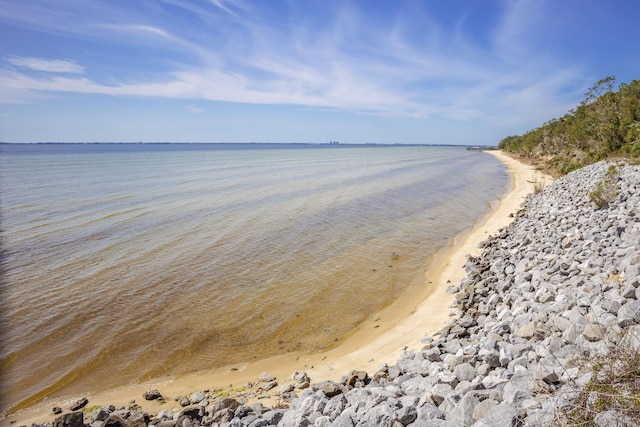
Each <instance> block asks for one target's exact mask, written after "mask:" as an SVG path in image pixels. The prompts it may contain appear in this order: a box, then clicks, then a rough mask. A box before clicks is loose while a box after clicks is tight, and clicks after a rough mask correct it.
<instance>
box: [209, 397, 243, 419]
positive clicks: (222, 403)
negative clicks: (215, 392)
mask: <svg viewBox="0 0 640 427" xmlns="http://www.w3.org/2000/svg"><path fill="white" fill-rule="evenodd" d="M238 406H240V402H238V401H237V400H235V399H232V398H230V397H223V398H222V399H218V400H216V401H215V402H214V403H213V405H212V406H211V408H210V409H209V413H211V414H212V415H213V414H215V413H216V412H218V411H220V410H222V409H227V408H229V409H231V410H232V411H235V410H236V409H238Z"/></svg>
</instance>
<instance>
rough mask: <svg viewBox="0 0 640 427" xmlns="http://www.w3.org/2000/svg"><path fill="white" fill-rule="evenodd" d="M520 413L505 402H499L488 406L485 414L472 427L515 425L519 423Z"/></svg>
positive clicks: (509, 426) (510, 426)
mask: <svg viewBox="0 0 640 427" xmlns="http://www.w3.org/2000/svg"><path fill="white" fill-rule="evenodd" d="M522 418H523V417H522V414H521V413H520V412H518V411H517V410H516V409H515V408H514V407H513V406H511V405H509V404H507V403H504V402H503V403H500V404H499V405H496V406H494V407H492V408H490V409H489V410H488V411H487V413H486V415H485V416H484V417H483V418H482V419H481V420H479V421H477V422H476V423H474V424H472V426H473V427H516V426H519V425H521V423H520V420H521V419H522Z"/></svg>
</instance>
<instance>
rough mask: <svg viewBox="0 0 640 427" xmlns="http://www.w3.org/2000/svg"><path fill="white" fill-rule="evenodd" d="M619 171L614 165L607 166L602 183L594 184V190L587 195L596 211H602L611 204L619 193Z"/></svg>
mask: <svg viewBox="0 0 640 427" xmlns="http://www.w3.org/2000/svg"><path fill="white" fill-rule="evenodd" d="M619 178H620V171H619V170H618V168H617V167H616V166H615V165H611V166H609V169H608V170H607V173H606V175H605V177H604V179H603V180H602V181H599V182H598V183H597V184H596V188H595V189H593V191H591V192H590V193H589V198H590V199H591V201H592V202H593V203H594V204H595V205H596V207H597V208H598V209H602V208H604V207H605V206H607V205H608V204H609V203H611V202H612V201H613V200H614V199H615V198H616V197H618V193H619V192H620V185H619V184H618V179H619Z"/></svg>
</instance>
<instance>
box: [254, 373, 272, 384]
mask: <svg viewBox="0 0 640 427" xmlns="http://www.w3.org/2000/svg"><path fill="white" fill-rule="evenodd" d="M258 380H259V381H261V382H263V383H268V382H271V381H275V380H276V377H275V376H274V375H271V374H270V373H268V372H263V373H261V374H260V375H259V376H258Z"/></svg>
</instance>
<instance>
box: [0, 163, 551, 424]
mask: <svg viewBox="0 0 640 427" xmlns="http://www.w3.org/2000/svg"><path fill="white" fill-rule="evenodd" d="M488 153H489V154H491V155H493V156H495V157H497V158H498V159H499V160H500V161H502V162H503V163H504V164H505V165H506V167H507V170H508V173H509V175H510V179H511V187H510V190H509V191H508V192H507V193H506V194H504V195H503V197H502V198H501V199H500V200H499V201H496V202H494V203H493V204H492V206H491V209H490V211H489V212H488V213H487V214H486V215H485V216H484V217H483V218H481V219H479V221H478V222H477V223H476V224H475V225H474V226H473V227H472V228H471V229H470V230H467V231H466V232H465V233H462V234H461V235H458V236H456V237H455V238H454V239H453V240H452V241H451V242H450V244H449V245H448V246H447V247H445V248H444V249H442V250H439V251H437V252H436V253H435V254H434V255H432V256H431V257H430V259H429V260H428V262H427V264H426V268H425V270H424V271H423V272H418V273H419V274H422V275H424V280H423V281H422V282H421V283H422V285H421V286H420V285H416V286H413V287H411V288H409V289H408V290H407V291H406V292H405V294H404V295H403V296H402V297H401V298H400V299H399V300H397V301H396V302H395V303H393V304H392V305H391V306H389V307H387V308H385V309H384V310H383V311H381V312H380V313H379V314H378V315H377V316H375V317H374V318H373V319H371V320H369V321H367V322H365V323H364V324H362V325H361V327H360V328H359V329H358V330H357V331H355V332H354V333H353V334H352V335H350V336H349V337H347V338H345V339H343V340H342V341H341V342H339V343H337V344H336V346H335V347H334V348H332V349H331V350H329V351H326V352H323V353H320V354H313V355H300V354H288V355H282V356H277V357H273V358H269V359H265V360H260V361H256V362H252V363H249V364H247V365H235V366H227V367H224V368H220V369H216V370H212V371H207V372H196V373H192V374H188V375H185V376H181V377H177V378H165V379H158V380H155V381H153V382H149V383H145V384H137V385H131V386H126V387H121V388H118V389H114V390H104V391H100V392H97V393H93V394H86V395H85V396H86V397H88V398H89V406H90V407H93V406H100V405H107V404H114V405H116V406H120V405H122V406H126V405H128V404H129V403H130V401H131V400H132V399H135V401H136V403H138V404H139V405H141V406H142V408H143V410H145V411H148V412H158V411H160V410H162V409H167V410H171V409H172V408H173V407H178V406H179V405H178V404H177V403H176V402H173V398H174V397H176V396H179V395H190V394H192V393H194V392H196V391H202V390H206V389H208V390H214V389H226V390H232V389H234V388H240V387H242V385H243V384H245V383H246V382H254V381H256V379H257V377H258V375H259V374H260V373H261V372H269V373H271V374H272V375H275V376H276V377H277V378H278V383H279V384H280V385H284V384H286V383H287V381H288V380H289V378H290V376H291V374H292V373H293V372H294V371H305V372H307V374H308V375H309V377H310V378H311V382H312V383H313V382H318V381H321V380H325V379H332V380H339V379H340V378H341V377H342V376H345V375H347V374H348V373H349V372H351V371H352V370H364V371H367V372H368V373H370V374H373V373H374V372H376V371H377V370H378V369H379V367H380V366H381V365H383V364H385V363H389V364H391V363H394V362H395V361H396V360H397V359H398V356H399V354H400V352H401V351H402V350H403V349H404V348H408V349H419V348H420V347H421V346H422V345H423V344H421V342H420V340H421V339H423V338H425V337H429V336H432V335H434V334H436V333H437V332H438V330H440V329H441V328H442V327H443V326H445V324H446V323H447V322H448V321H449V320H450V318H451V316H452V315H453V313H454V312H455V308H452V306H451V305H452V302H453V301H454V297H453V295H451V294H449V293H447V288H448V287H449V286H452V285H457V284H458V283H459V282H460V280H461V279H462V278H463V277H464V274H465V272H464V268H463V266H464V263H465V261H466V258H467V256H468V255H477V254H478V253H479V249H478V245H479V243H480V242H482V241H483V240H484V239H486V238H487V237H488V236H490V235H492V234H494V233H495V232H496V231H498V230H499V229H500V228H502V227H504V226H506V225H507V224H509V223H510V222H511V220H512V215H513V214H514V213H515V212H516V211H517V210H518V209H519V208H520V205H521V203H522V201H523V200H524V198H525V197H526V196H527V195H528V194H529V193H531V192H532V191H533V185H532V183H531V181H532V180H534V179H535V180H538V181H542V180H544V182H545V184H549V183H551V182H552V178H551V177H549V176H546V175H542V174H541V173H540V172H537V171H535V170H534V169H533V168H532V167H531V166H528V165H525V164H523V163H521V162H519V161H517V160H515V159H513V158H511V157H509V156H508V155H506V154H504V153H502V152H499V151H489V152H488ZM534 177H535V178H534ZM419 283H420V282H419ZM355 303H357V302H355ZM346 309H348V308H346ZM311 333H312V331H311ZM114 374H117V373H114ZM153 388H157V389H158V390H160V392H161V393H162V394H163V396H166V397H167V403H166V404H163V405H162V404H161V403H159V402H158V401H151V402H148V401H145V400H144V399H143V398H142V393H143V392H145V391H147V390H149V389H153ZM80 397H83V396H69V397H68V398H67V399H56V400H55V401H54V400H44V401H43V402H39V403H37V404H35V405H33V406H31V407H29V408H27V409H24V410H21V411H19V412H17V413H15V414H11V415H10V416H7V417H6V418H4V419H2V420H0V425H1V426H4V425H30V424H32V423H34V422H45V421H52V420H53V419H54V418H55V416H54V415H52V414H51V408H52V407H54V406H60V407H62V408H64V409H65V410H66V409H67V408H68V406H69V402H70V401H73V400H75V399H77V398H80ZM263 403H265V404H267V403H269V401H264V400H263Z"/></svg>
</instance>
